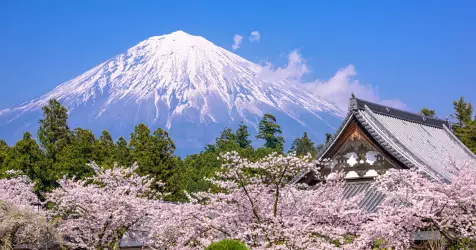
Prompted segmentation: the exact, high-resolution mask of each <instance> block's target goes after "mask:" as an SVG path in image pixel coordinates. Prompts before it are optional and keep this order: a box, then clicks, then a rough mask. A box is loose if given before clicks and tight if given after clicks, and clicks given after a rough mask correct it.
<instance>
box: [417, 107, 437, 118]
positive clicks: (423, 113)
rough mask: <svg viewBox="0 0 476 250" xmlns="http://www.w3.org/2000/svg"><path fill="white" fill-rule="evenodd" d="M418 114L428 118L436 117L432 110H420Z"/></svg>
mask: <svg viewBox="0 0 476 250" xmlns="http://www.w3.org/2000/svg"><path fill="white" fill-rule="evenodd" d="M420 114H421V115H424V116H428V117H436V112H435V110H434V109H427V108H422V109H421V110H420Z"/></svg>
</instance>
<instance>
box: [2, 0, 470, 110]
mask: <svg viewBox="0 0 476 250" xmlns="http://www.w3.org/2000/svg"><path fill="white" fill-rule="evenodd" d="M474 13H476V2H474V1H370V0H369V1H287V2H284V1H283V2H279V1H239V2H236V1H234V2H227V1H168V2H165V1H117V0H116V1H2V2H0V34H1V35H0V36H1V39H0V85H1V92H0V109H3V108H8V107H11V106H13V105H15V104H19V103H21V102H23V101H27V100H29V99H31V98H33V97H37V96H39V95H41V94H43V93H45V92H47V91H49V90H51V89H52V88H54V87H55V86H57V85H58V84H60V83H62V82H64V81H66V80H69V79H71V78H73V77H75V76H77V75H79V74H80V73H83V72H85V71H86V70H88V69H90V68H92V67H93V66H95V65H97V64H99V63H101V62H103V61H105V60H107V59H109V58H111V57H113V56H114V55H116V54H119V53H121V52H124V51H125V50H126V49H128V48H129V47H131V46H133V45H135V44H137V43H138V42H140V41H142V40H144V39H146V38H148V37H150V36H154V35H162V34H167V33H171V32H173V31H176V30H183V31H185V32H187V33H190V34H194V35H200V36H203V37H205V38H207V39H208V40H210V41H212V42H214V43H215V44H216V45H219V46H221V47H224V48H226V49H228V50H230V51H232V47H231V46H232V44H233V37H234V36H235V35H236V34H239V35H241V36H243V43H242V44H241V46H240V48H239V49H237V50H235V51H234V52H235V53H237V54H239V55H240V56H243V57H244V58H246V59H248V60H251V61H253V62H257V63H265V62H270V63H272V64H273V65H276V67H283V68H285V67H286V64H288V63H290V62H289V61H288V54H289V53H291V52H292V51H295V50H297V51H298V52H299V53H298V56H299V59H300V60H302V61H299V62H301V64H300V66H302V64H305V67H306V68H307V69H308V71H309V73H307V74H305V75H304V76H302V78H301V79H300V81H303V82H311V83H308V84H313V83H319V84H321V87H320V88H317V89H315V88H313V87H312V85H308V86H311V87H310V89H313V90H314V91H327V90H326V89H324V90H323V87H322V86H324V87H325V86H326V85H324V84H332V81H331V80H329V79H334V80H336V78H335V77H334V76H336V72H339V70H340V69H344V70H341V71H340V72H341V73H342V74H347V75H345V77H344V78H345V79H344V80H343V81H344V83H342V82H341V84H344V87H347V88H349V86H350V87H352V86H354V87H355V86H357V87H358V88H360V90H361V91H364V92H365V91H373V94H372V98H374V99H376V100H388V99H393V100H399V101H400V102H402V103H404V104H405V105H406V108H407V109H408V110H412V111H415V110H418V109H419V108H421V107H430V108H435V109H436V110H437V113H438V114H439V115H440V117H446V116H447V115H448V114H450V113H451V112H452V100H454V99H457V98H459V96H461V95H464V96H465V97H466V98H467V99H468V100H470V101H472V102H473V103H475V104H476V91H475V87H476V76H475V74H474V72H475V71H474V68H475V66H476V60H475V58H476V29H475V27H476V15H474ZM252 31H259V33H260V35H261V39H260V41H259V42H250V41H249V40H248V36H249V35H250V32H252ZM347 76H349V77H350V78H347ZM333 77H334V78H333ZM337 78H338V77H337ZM337 80H338V79H337ZM337 80H336V81H337ZM355 81H358V82H355ZM352 84H354V85H352ZM351 85H352V86H351ZM368 85H371V87H369V86H368ZM365 86H367V87H365ZM327 94H329V93H327Z"/></svg>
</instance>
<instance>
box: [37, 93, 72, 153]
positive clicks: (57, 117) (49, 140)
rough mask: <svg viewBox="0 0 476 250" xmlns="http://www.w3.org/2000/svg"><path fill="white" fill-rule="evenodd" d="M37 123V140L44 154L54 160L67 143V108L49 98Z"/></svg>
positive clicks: (68, 132)
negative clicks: (38, 125) (41, 117)
mask: <svg viewBox="0 0 476 250" xmlns="http://www.w3.org/2000/svg"><path fill="white" fill-rule="evenodd" d="M39 123H40V127H39V129H38V140H39V141H40V143H41V146H42V147H43V148H44V149H45V152H46V156H48V157H49V158H51V159H52V160H53V162H54V161H55V160H56V155H57V154H58V153H59V152H60V151H61V150H62V149H63V148H64V147H66V145H68V143H69V138H70V131H69V127H68V110H67V109H66V108H65V107H63V106H62V105H61V104H60V103H59V102H58V101H57V100H55V99H51V100H50V102H49V104H48V106H44V107H43V119H41V120H40V122H39Z"/></svg>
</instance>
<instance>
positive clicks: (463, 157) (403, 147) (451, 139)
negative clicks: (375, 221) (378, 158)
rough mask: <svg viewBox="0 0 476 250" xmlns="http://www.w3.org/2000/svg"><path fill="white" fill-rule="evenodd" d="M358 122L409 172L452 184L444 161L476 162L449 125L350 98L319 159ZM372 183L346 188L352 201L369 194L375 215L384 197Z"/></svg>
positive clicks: (367, 204)
mask: <svg viewBox="0 0 476 250" xmlns="http://www.w3.org/2000/svg"><path fill="white" fill-rule="evenodd" d="M352 120H356V121H357V122H358V123H360V125H361V126H362V128H364V130H366V132H367V133H368V135H370V137H372V139H373V140H374V141H375V142H376V143H378V144H379V145H380V146H381V147H382V148H383V149H385V151H387V152H388V153H389V154H390V155H392V156H393V157H394V158H395V159H396V160H398V161H399V162H400V163H401V164H402V165H404V166H406V167H408V168H419V169H422V170H424V171H425V172H426V173H427V174H428V175H430V176H432V177H434V178H439V179H440V178H441V177H442V178H444V179H445V180H447V181H451V179H452V175H451V173H449V172H448V171H447V170H446V168H445V167H446V166H445V162H444V161H445V159H448V160H450V159H451V160H453V161H455V162H456V164H457V165H461V164H463V163H465V162H468V161H476V156H475V155H474V154H473V153H472V152H471V151H470V150H469V149H468V148H467V147H466V146H465V145H464V144H463V143H461V141H459V140H458V138H456V136H455V135H454V134H453V133H452V132H451V131H450V129H449V128H450V127H451V124H450V122H449V121H445V120H440V119H437V118H431V117H425V116H422V115H420V114H415V113H410V112H407V111H403V110H398V109H394V108H391V107H387V106H383V105H380V104H375V103H371V102H367V101H364V100H360V99H357V98H351V99H350V103H349V113H348V115H347V117H346V118H345V120H344V121H343V122H342V125H341V126H340V128H339V129H338V130H337V131H336V133H335V135H334V136H333V138H332V139H331V140H330V141H329V142H328V143H327V144H326V145H325V146H324V147H323V149H322V150H321V151H320V152H319V153H318V155H317V157H318V159H320V160H322V159H324V158H325V157H327V155H326V154H327V152H328V151H329V150H330V149H331V148H332V147H333V145H334V144H335V142H336V141H337V138H339V136H340V135H341V133H342V132H343V131H344V130H345V128H346V127H347V125H348V124H350V121H352ZM308 174H309V173H301V174H300V175H298V176H296V178H294V179H293V182H294V183H298V182H299V181H300V180H302V179H303V178H305V177H306V176H307V175H308ZM369 187H370V183H364V182H354V183H352V182H349V183H348V186H347V187H346V192H348V195H349V197H351V196H352V195H355V194H357V193H359V192H366V196H365V198H364V201H363V204H362V206H363V207H365V208H366V209H367V210H369V211H374V210H375V209H376V207H377V206H378V205H379V204H380V202H381V201H382V200H383V198H384V197H383V196H382V195H381V194H379V193H377V192H375V191H374V190H371V189H369Z"/></svg>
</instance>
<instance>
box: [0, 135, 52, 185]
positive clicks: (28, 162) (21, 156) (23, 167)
mask: <svg viewBox="0 0 476 250" xmlns="http://www.w3.org/2000/svg"><path fill="white" fill-rule="evenodd" d="M10 169H14V170H19V171H21V172H22V173H24V174H25V175H27V176H28V177H29V178H30V179H31V180H33V181H34V182H36V186H35V191H36V192H37V194H39V193H41V192H43V191H46V190H51V188H53V187H54V185H55V183H56V179H57V178H58V177H59V176H58V175H57V174H56V173H55V172H54V171H51V169H50V168H48V164H47V162H46V161H45V156H44V154H43V151H42V150H41V149H40V147H39V146H38V144H37V143H36V141H35V140H34V139H33V138H32V137H31V134H30V133H29V132H25V133H24V134H23V138H22V139H21V140H19V141H18V142H17V143H16V144H15V146H13V147H12V148H10V150H8V153H7V155H6V157H5V161H4V164H3V169H2V170H3V171H2V172H4V171H6V170H10Z"/></svg>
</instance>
